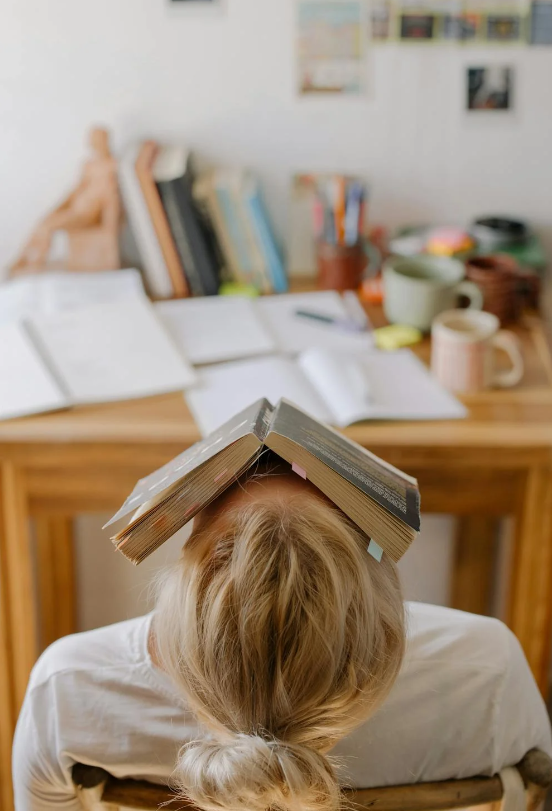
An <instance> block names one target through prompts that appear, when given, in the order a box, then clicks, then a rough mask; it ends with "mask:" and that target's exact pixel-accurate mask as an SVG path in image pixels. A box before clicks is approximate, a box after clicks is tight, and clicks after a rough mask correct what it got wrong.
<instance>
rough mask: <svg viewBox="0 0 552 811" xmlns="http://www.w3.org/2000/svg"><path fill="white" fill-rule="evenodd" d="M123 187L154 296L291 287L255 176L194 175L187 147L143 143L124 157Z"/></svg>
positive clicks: (228, 173)
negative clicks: (226, 286) (232, 285)
mask: <svg viewBox="0 0 552 811" xmlns="http://www.w3.org/2000/svg"><path fill="white" fill-rule="evenodd" d="M120 185H121V192H122V195H123V199H124V202H125V207H126V210H127V214H128V219H129V223H130V226H131V229H132V231H133V234H134V237H135V240H136V243H137V246H138V249H139V251H140V254H141V258H142V263H143V266H144V275H145V281H146V285H147V287H148V291H149V293H150V295H151V296H152V297H154V298H156V299H170V298H184V297H187V296H190V295H191V296H212V295H216V294H217V293H218V292H219V287H220V284H221V282H222V281H231V282H236V283H238V284H241V285H243V284H247V285H252V286H254V287H255V288H256V289H257V290H258V291H259V292H261V293H272V292H284V291H285V290H286V289H287V279H286V273H285V269H284V263H283V260H282V255H281V253H280V250H279V248H278V245H277V242H276V240H275V238H274V234H273V231H272V228H271V226H270V222H269V219H268V216H267V213H266V209H265V207H264V204H263V200H262V197H261V194H260V189H259V184H258V182H257V180H256V178H255V177H254V176H252V175H251V174H250V173H248V172H245V171H241V170H232V171H230V170H216V171H215V170H213V171H210V172H208V173H205V174H203V175H199V176H197V175H196V172H195V170H194V165H193V160H192V157H191V155H190V153H189V152H188V151H187V150H186V149H185V148H183V147H180V146H162V145H159V144H157V143H156V142H155V141H145V142H143V143H141V144H135V145H133V146H131V147H130V148H129V149H128V150H127V151H126V153H125V154H124V156H123V158H122V160H121V162H120Z"/></svg>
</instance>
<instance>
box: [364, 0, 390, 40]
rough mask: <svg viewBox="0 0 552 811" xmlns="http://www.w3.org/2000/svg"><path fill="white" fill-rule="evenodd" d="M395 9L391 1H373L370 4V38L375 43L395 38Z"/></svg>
mask: <svg viewBox="0 0 552 811" xmlns="http://www.w3.org/2000/svg"><path fill="white" fill-rule="evenodd" d="M394 22H395V15H394V8H393V4H392V2H391V0H373V2H372V3H371V4H370V36H371V38H372V39H373V40H374V41H375V42H387V41H388V40H390V39H392V38H393V37H394V34H395V31H394Z"/></svg>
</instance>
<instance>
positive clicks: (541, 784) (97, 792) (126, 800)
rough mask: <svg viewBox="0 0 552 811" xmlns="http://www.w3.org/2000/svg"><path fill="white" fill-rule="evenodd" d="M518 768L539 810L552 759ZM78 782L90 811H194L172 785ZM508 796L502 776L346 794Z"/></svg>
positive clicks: (418, 803) (383, 803)
mask: <svg viewBox="0 0 552 811" xmlns="http://www.w3.org/2000/svg"><path fill="white" fill-rule="evenodd" d="M516 768H517V770H518V771H519V773H520V775H521V778H522V780H523V783H524V785H525V788H526V804H527V811H536V809H537V808H538V806H539V805H540V804H541V803H542V802H543V800H544V798H545V796H546V792H547V789H548V787H549V786H550V784H551V783H552V760H551V759H550V758H549V757H548V755H547V754H545V753H544V752H541V751H539V750H538V749H532V750H531V751H530V752H528V753H527V755H525V757H524V758H523V760H522V761H521V762H520V763H518V765H517V767H516ZM73 782H74V784H75V786H76V788H77V793H78V795H79V798H80V800H81V803H82V805H83V808H84V809H85V810H86V811H103V810H104V809H105V811H107V809H109V811H114V809H118V808H131V809H141V810H143V811H155V810H156V809H158V808H159V807H160V806H163V808H164V809H165V808H166V809H171V811H179V809H185V808H188V809H194V806H193V805H192V804H191V803H188V802H186V801H185V800H182V799H181V798H179V797H177V796H176V795H175V794H174V792H173V791H171V789H170V788H169V787H168V786H162V785H155V784H153V783H147V782H144V781H141V780H126V779H125V780H118V779H116V778H114V777H112V776H111V775H110V774H109V773H108V772H106V771H105V770H104V769H98V768H96V767H94V766H85V765H83V764H80V763H77V764H75V766H74V767H73ZM503 794H504V789H503V785H502V780H501V778H500V776H499V775H495V776H494V777H470V778H468V779H465V780H446V781H443V782H438V783H415V784H413V785H406V786H386V787H384V788H369V789H357V790H355V791H347V792H346V797H347V804H346V807H347V808H348V809H351V811H448V810H449V809H455V808H471V807H473V806H479V805H487V804H491V803H497V802H500V801H501V800H502V797H503Z"/></svg>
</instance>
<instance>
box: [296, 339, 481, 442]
mask: <svg viewBox="0 0 552 811" xmlns="http://www.w3.org/2000/svg"><path fill="white" fill-rule="evenodd" d="M298 362H299V365H300V366H301V368H302V369H303V372H304V373H305V375H306V376H307V377H308V379H309V380H310V382H311V383H312V384H313V386H314V387H315V388H316V389H317V391H319V392H320V395H321V397H323V398H324V400H325V402H326V403H327V404H328V407H329V408H330V410H331V412H332V415H333V419H332V423H333V424H334V425H338V426H339V427H341V428H343V427H345V426H347V425H351V424H352V423H354V422H359V421H361V420H368V419H370V420H376V419H385V420H446V419H460V418H462V417H465V416H466V415H467V411H466V409H465V408H464V406H463V405H462V404H461V403H460V402H459V401H458V400H457V399H456V398H455V397H454V396H453V395H452V394H450V393H449V392H448V391H446V390H445V389H444V388H443V387H442V386H441V385H440V384H439V383H438V382H437V381H436V380H435V379H434V378H433V377H432V376H431V374H430V372H429V370H428V369H427V368H426V367H425V366H424V364H423V363H422V362H421V361H420V360H418V358H417V357H416V356H415V355H414V353H413V352H411V351H410V350H409V349H400V350H398V351H396V352H379V351H377V350H375V349H374V350H372V351H371V352H367V353H362V354H357V355H356V356H354V355H350V354H344V353H338V352H328V351H324V350H309V351H308V352H304V353H302V354H301V356H300V357H299V360H298Z"/></svg>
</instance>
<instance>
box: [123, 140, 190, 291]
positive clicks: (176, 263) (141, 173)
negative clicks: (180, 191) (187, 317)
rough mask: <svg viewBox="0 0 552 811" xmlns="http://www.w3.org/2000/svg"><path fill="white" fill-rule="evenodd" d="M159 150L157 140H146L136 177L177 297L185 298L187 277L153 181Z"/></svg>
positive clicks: (137, 166) (138, 160)
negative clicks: (153, 168) (154, 165)
mask: <svg viewBox="0 0 552 811" xmlns="http://www.w3.org/2000/svg"><path fill="white" fill-rule="evenodd" d="M158 151H159V147H158V146H157V144H156V143H155V141H145V142H144V143H143V144H142V146H141V148H140V152H139V154H138V157H137V159H136V163H135V170H136V176H137V178H138V181H139V183H140V186H141V188H142V193H143V195H144V199H145V201H146V205H147V207H148V210H149V214H150V218H151V222H152V225H153V228H154V230H155V233H156V234H157V239H158V241H159V245H160V247H161V251H162V252H163V257H164V259H165V264H166V266H167V270H168V272H169V276H170V278H171V282H172V286H173V291H174V295H175V296H176V297H177V298H183V297H185V296H187V295H189V290H188V283H187V281H186V275H185V273H184V269H183V267H182V264H181V262H180V258H179V256H178V252H177V250H176V246H175V244H174V239H173V236H172V234H171V229H170V227H169V223H168V221H167V215H166V214H165V209H164V208H163V203H162V201H161V197H160V196H159V190H158V189H157V186H156V185H155V180H154V179H153V172H152V165H153V163H154V161H155V157H156V155H157V153H158Z"/></svg>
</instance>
